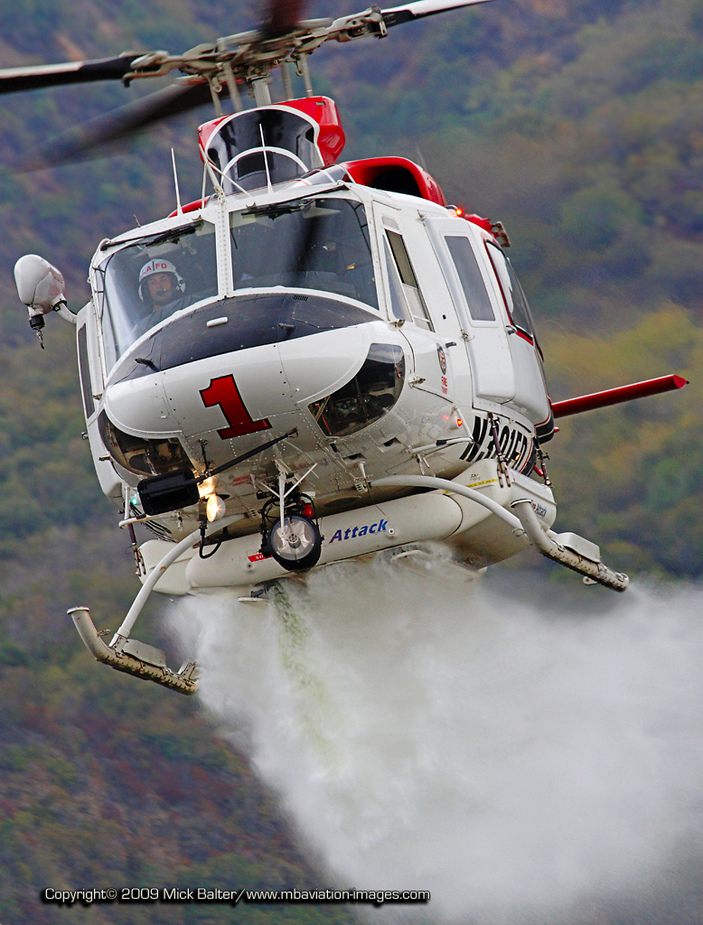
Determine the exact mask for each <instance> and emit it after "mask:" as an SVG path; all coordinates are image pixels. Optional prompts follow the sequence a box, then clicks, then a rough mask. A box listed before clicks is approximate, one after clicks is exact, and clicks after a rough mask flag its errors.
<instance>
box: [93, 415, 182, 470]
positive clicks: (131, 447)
mask: <svg viewBox="0 0 703 925" xmlns="http://www.w3.org/2000/svg"><path fill="white" fill-rule="evenodd" d="M98 428H99V430H100V437H101V439H102V442H103V444H104V446H105V447H106V448H107V450H108V452H109V453H110V455H111V456H112V458H113V459H114V460H115V462H117V463H119V465H120V466H122V468H123V469H127V470H128V471H129V472H134V473H135V474H136V475H141V476H144V475H161V474H163V473H165V472H172V471H173V470H174V469H191V468H192V466H191V462H190V460H189V459H188V456H187V454H186V452H185V450H184V449H183V445H182V443H181V442H180V440H179V439H178V438H177V437H164V438H163V440H143V439H142V438H141V437H133V436H132V435H131V434H126V433H124V431H121V430H120V429H119V428H118V427H115V425H114V424H113V423H112V421H111V420H110V419H109V418H108V416H107V415H106V414H105V412H104V411H103V412H102V413H101V414H100V416H99V417H98Z"/></svg>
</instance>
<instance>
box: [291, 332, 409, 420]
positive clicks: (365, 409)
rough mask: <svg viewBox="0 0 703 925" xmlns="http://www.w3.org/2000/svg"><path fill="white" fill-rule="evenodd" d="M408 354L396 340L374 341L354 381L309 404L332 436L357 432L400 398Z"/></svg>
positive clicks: (317, 418)
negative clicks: (384, 342)
mask: <svg viewBox="0 0 703 925" xmlns="http://www.w3.org/2000/svg"><path fill="white" fill-rule="evenodd" d="M404 380H405V357H404V356H403V349H402V347H399V346H397V345H396V344H371V347H370V349H369V352H368V356H367V357H366V360H365V362H364V365H363V366H362V367H361V369H360V370H359V372H358V373H357V374H356V376H354V378H353V379H352V380H351V382H347V384H346V385H343V386H342V388H341V389H338V390H337V391H336V392H333V393H332V394H331V395H328V396H327V397H326V398H323V399H321V400H320V401H316V402H313V403H312V404H311V405H309V408H310V412H311V414H312V416H313V417H314V418H315V421H316V422H317V424H318V425H319V427H320V429H321V430H322V431H323V433H325V434H326V435H327V436H328V437H344V436H346V435H348V434H355V433H356V432H357V431H358V430H362V429H363V428H364V427H368V426H369V425H370V424H373V423H374V421H378V420H379V418H381V417H383V415H384V414H387V413H388V412H389V411H390V410H391V408H392V407H393V405H395V403H396V402H397V401H398V399H399V398H400V393H401V391H402V388H403V382H404Z"/></svg>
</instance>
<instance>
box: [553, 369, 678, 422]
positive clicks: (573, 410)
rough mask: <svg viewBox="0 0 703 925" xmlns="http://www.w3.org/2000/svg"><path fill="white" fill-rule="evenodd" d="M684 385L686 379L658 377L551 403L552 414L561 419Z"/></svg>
mask: <svg viewBox="0 0 703 925" xmlns="http://www.w3.org/2000/svg"><path fill="white" fill-rule="evenodd" d="M685 385H688V379H683V378H682V377H681V376H675V375H672V376H660V378H659V379H647V380H645V381H644V382H633V383H632V384H631V385H621V386H620V387H619V388H617V389H607V391H605V392H593V393H592V394H591V395H579V396H578V398H567V399H566V400H565V401H557V402H553V404H552V412H553V414H554V417H555V418H563V417H566V416H567V415H569V414H581V412H582V411H592V410H593V409H594V408H607V407H608V405H619V404H620V403H621V402H625V401H632V400H633V399H635V398H646V397H647V396H648V395H659V394H660V393H661V392H671V391H672V390H674V389H682V388H683V387H684V386H685Z"/></svg>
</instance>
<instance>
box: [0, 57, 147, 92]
mask: <svg viewBox="0 0 703 925" xmlns="http://www.w3.org/2000/svg"><path fill="white" fill-rule="evenodd" d="M141 57H142V55H141V54H138V55H136V54H130V53H128V52H126V53H125V54H122V55H119V56H118V57H116V58H100V59H97V60H94V61H67V62H65V63H63V64H38V65H36V66H32V67H10V68H5V69H4V70H0V94H3V93H17V92H19V91H21V90H38V89H41V88H42V87H58V86H62V85H63V84H81V83H90V82H91V81H94V80H122V78H123V77H124V76H125V74H127V73H129V71H130V70H131V69H132V62H133V61H136V60H137V59H138V58H141Z"/></svg>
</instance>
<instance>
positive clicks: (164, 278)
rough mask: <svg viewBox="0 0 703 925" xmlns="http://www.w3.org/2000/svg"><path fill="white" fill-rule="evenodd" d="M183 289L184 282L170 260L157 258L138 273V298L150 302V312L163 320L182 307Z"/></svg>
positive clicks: (183, 299)
mask: <svg viewBox="0 0 703 925" xmlns="http://www.w3.org/2000/svg"><path fill="white" fill-rule="evenodd" d="M185 288H186V284H185V280H184V279H183V277H182V276H181V274H180V273H179V272H178V270H177V269H176V268H175V266H174V265H173V264H172V263H171V261H170V260H164V259H162V258H160V257H157V258H155V259H154V260H150V261H149V262H148V263H145V264H144V266H143V267H142V268H141V270H140V271H139V298H140V299H141V300H142V302H146V303H147V304H148V303H149V302H151V305H152V311H153V312H156V311H158V312H160V313H161V315H162V316H163V317H164V318H165V317H167V315H170V314H172V313H173V312H175V311H178V309H179V308H182V307H183V305H184V302H185V297H184V293H185ZM152 323H153V319H152Z"/></svg>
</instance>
